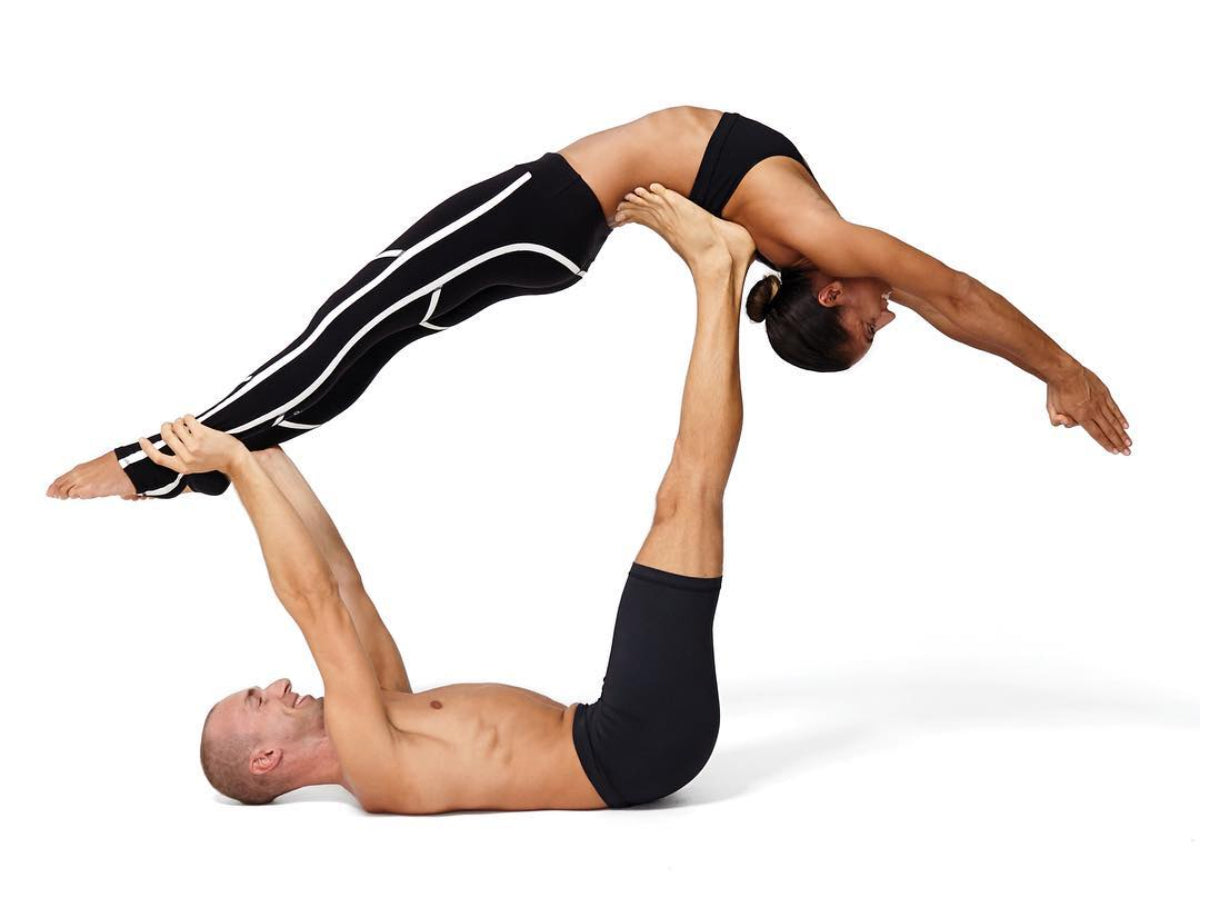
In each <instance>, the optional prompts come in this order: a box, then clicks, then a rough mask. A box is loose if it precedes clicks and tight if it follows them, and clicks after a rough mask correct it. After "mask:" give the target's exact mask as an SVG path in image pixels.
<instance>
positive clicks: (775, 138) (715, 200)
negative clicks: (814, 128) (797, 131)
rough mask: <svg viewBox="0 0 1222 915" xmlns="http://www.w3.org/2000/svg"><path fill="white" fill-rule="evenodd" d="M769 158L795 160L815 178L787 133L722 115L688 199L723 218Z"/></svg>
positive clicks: (747, 119) (750, 121)
mask: <svg viewBox="0 0 1222 915" xmlns="http://www.w3.org/2000/svg"><path fill="white" fill-rule="evenodd" d="M770 156H787V157H788V158H790V159H795V160H797V161H798V162H801V163H802V167H803V168H805V169H806V170H807V171H808V172H810V176H811V177H812V178H813V177H814V176H815V173H814V172H813V171H811V168H810V166H809V165H807V163H806V160H805V159H803V158H802V154H801V153H800V152H798V148H797V147H796V146H794V145H793V143H792V142H790V140H789V138H788V137H786V136H785V135H784V134H782V133H780V132H779V131H776V130H773V129H772V128H771V127H769V126H767V125H766V124H761V123H760V122H759V121H754V120H752V119H751V118H748V117H744V116H743V115H741V114H738V113H736V112H733V111H727V112H725V113H723V114H722V116H721V120H719V121H718V122H717V126H716V127H715V128H714V129H713V135H712V136H711V137H709V145H708V146H706V147H705V149H704V157H703V158H702V159H701V160H700V169H699V170H698V171H697V172H696V180H695V182H694V183H693V184H692V192H691V194H689V195H688V199H690V200H691V201H692V202H693V203H695V204H697V205H699V206H700V207H702V208H704V209H706V210H708V211H709V212H710V213H712V214H713V215H714V216H717V217H718V218H720V217H721V211H722V210H723V209H724V208H725V205H726V203H728V202H729V200H730V197H731V195H733V193H734V191H735V190H736V189H737V188H738V185H739V182H741V181H742V180H743V176H744V175H745V174H747V172H749V171H750V170H751V169H752V168H753V167H754V166H755V165H756V164H757V163H758V162H760V161H762V160H764V159H767V158H768V157H770ZM756 256H757V257H759V259H760V260H761V261H763V262H764V263H765V264H767V265H768V266H769V267H772V269H773V270H777V269H779V268H777V267H776V266H775V265H774V264H772V263H771V262H770V261H769V260H768V259H767V258H765V257H764V256H763V255H762V254H757V255H756Z"/></svg>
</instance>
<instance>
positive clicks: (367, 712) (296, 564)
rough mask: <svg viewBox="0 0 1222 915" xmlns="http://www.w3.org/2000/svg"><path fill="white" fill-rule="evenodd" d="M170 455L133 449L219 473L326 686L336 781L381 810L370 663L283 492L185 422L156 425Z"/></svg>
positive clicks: (215, 438) (390, 779) (217, 439)
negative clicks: (338, 768) (339, 769)
mask: <svg viewBox="0 0 1222 915" xmlns="http://www.w3.org/2000/svg"><path fill="white" fill-rule="evenodd" d="M161 436H162V438H163V439H164V440H165V441H166V442H167V444H168V445H169V446H170V449H171V451H172V452H173V454H170V455H167V454H165V453H164V452H162V451H158V450H157V449H156V448H154V447H153V446H152V444H151V443H150V442H149V441H148V439H141V440H140V447H141V448H142V449H143V450H144V453H145V454H146V455H148V458H149V460H151V461H154V462H155V463H158V464H160V465H161V466H163V467H168V468H170V469H171V470H173V471H174V472H175V473H201V472H206V471H209V470H220V471H222V472H223V473H225V475H226V476H228V477H229V478H230V479H231V480H232V481H233V484H234V488H235V489H236V490H237V492H238V496H239V497H240V498H241V500H242V506H243V507H244V508H245V509H246V513H247V514H248V515H249V516H250V520H251V522H252V523H253V524H254V527H255V532H256V533H257V534H258V537H259V546H260V547H261V548H262V550H263V559H264V562H265V563H266V564H267V572H268V576H269V577H270V578H271V583H272V588H273V590H274V591H275V592H276V597H278V598H279V599H280V603H281V604H283V605H284V608H285V609H286V610H287V611H288V612H289V615H290V616H291V617H292V618H293V621H294V622H295V623H297V625H298V627H299V628H300V629H301V632H302V634H303V635H304V636H305V639H306V643H307V644H308V645H309V647H310V653H311V654H312V655H313V656H314V662H315V663H316V664H317V665H318V671H319V673H320V674H321V675H322V679H323V684H324V686H325V688H326V704H325V705H324V716H325V717H326V725H327V732H328V734H329V735H330V736H331V738H332V740H333V741H334V743H335V748H336V751H337V753H338V754H339V758H340V764H341V765H342V766H343V770H344V778H345V780H346V781H347V783H348V784H349V785H350V786H351V788H352V790H353V792H354V793H355V794H356V796H357V798H358V800H360V802H361V804H362V805H366V806H368V807H371V808H377V807H380V806H382V804H381V798H382V797H383V796H384V795H385V793H386V792H387V791H388V790H389V789H390V786H391V785H392V784H393V783H394V780H395V777H396V775H395V766H394V764H393V761H394V756H395V738H394V732H393V729H392V727H391V724H390V721H389V719H388V718H387V717H386V707H385V706H384V705H383V703H382V691H381V688H380V687H379V686H378V681H377V677H376V676H375V675H374V671H373V665H372V664H371V663H370V661H369V657H368V655H366V654H365V650H364V648H363V647H362V646H361V642H360V639H359V637H358V636H357V632H356V627H355V625H354V624H353V622H352V617H351V615H350V614H349V613H348V609H347V607H345V606H344V603H343V601H342V600H341V599H340V596H339V586H338V584H337V583H336V581H335V576H334V575H333V574H332V573H331V567H330V566H329V565H328V564H327V561H326V559H325V558H324V557H323V555H322V553H321V552H320V551H319V549H318V547H317V545H316V544H315V543H314V538H313V537H312V536H311V535H310V532H309V531H308V530H307V529H306V526H305V524H303V523H302V520H301V518H300V516H299V515H298V514H297V512H296V511H294V510H293V506H292V505H290V504H289V501H288V500H287V499H286V498H285V497H284V494H283V493H282V492H281V491H280V490H279V488H277V486H276V484H275V483H273V482H272V480H271V478H270V477H269V476H268V475H267V474H266V473H265V472H264V470H263V468H262V467H261V466H260V464H259V462H258V461H256V460H255V459H254V457H252V456H251V453H250V452H249V451H247V450H246V447H245V446H244V445H243V444H242V443H241V442H239V441H238V440H237V439H236V438H234V437H233V436H231V435H226V434H225V433H223V432H219V431H217V430H215V429H209V428H208V427H206V426H203V425H201V424H200V423H199V422H197V421H196V420H195V418H194V417H191V416H185V417H182V418H181V419H179V420H178V421H176V422H174V423H173V424H170V423H165V424H163V425H162V427H161Z"/></svg>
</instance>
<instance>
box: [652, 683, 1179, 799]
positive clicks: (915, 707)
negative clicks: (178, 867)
mask: <svg viewBox="0 0 1222 915" xmlns="http://www.w3.org/2000/svg"><path fill="white" fill-rule="evenodd" d="M762 714H769V715H772V716H774V717H781V718H782V719H784V721H785V723H783V724H781V725H779V726H778V732H777V733H776V734H775V735H774V736H769V737H765V738H762V739H751V740H748V741H745V742H743V743H740V744H738V745H735V746H730V747H725V746H719V747H718V749H717V750H716V751H715V752H714V754H713V758H712V759H711V760H710V761H709V764H708V765H707V766H706V767H705V769H704V771H703V772H702V773H701V774H700V776H699V777H698V778H697V779H696V780H695V781H694V782H693V783H692V784H691V785H690V786H689V787H688V788H686V789H684V790H683V791H682V792H680V793H679V794H677V795H674V796H672V797H670V798H666V799H664V800H662V801H659V802H657V803H655V804H651V805H648V806H649V807H650V808H652V809H663V808H668V807H679V806H687V805H695V804H704V803H712V802H716V801H721V800H725V799H727V798H731V797H734V796H736V795H739V794H742V793H744V792H746V791H748V790H750V789H751V788H752V787H753V786H755V785H758V784H762V783H766V782H768V781H772V780H775V779H777V778H779V777H783V776H784V775H786V774H787V773H790V772H792V771H794V770H801V769H808V768H811V767H814V766H820V765H825V764H827V763H829V762H834V761H837V760H841V759H844V758H846V757H848V756H852V755H857V754H860V753H865V752H870V751H871V750H873V749H877V748H878V747H879V746H882V745H886V744H894V743H896V742H901V741H903V740H904V739H906V738H907V737H911V736H913V735H924V734H931V733H944V732H949V731H953V730H958V729H963V728H973V727H993V726H1000V727H1011V728H1013V727H1039V728H1051V727H1075V728H1080V727H1115V726H1121V727H1124V726H1129V727H1133V726H1136V727H1143V728H1195V727H1199V718H1200V710H1199V707H1198V703H1197V702H1196V701H1195V700H1193V699H1190V698H1186V697H1183V696H1174V695H1169V694H1166V693H1160V692H1159V691H1158V690H1156V689H1153V688H1150V687H1143V686H1137V685H1133V684H1118V683H1107V682H1100V681H1087V680H1085V679H1084V678H1077V679H1074V678H1071V677H1067V676H1063V675H1061V676H1058V675H1053V674H1050V673H1049V672H1047V671H1033V672H1031V673H1026V674H1024V673H1015V672H998V671H981V670H971V669H964V668H961V667H957V668H953V669H949V668H947V669H934V670H924V669H922V670H918V669H910V670H903V671H891V672H886V671H880V672H874V673H869V674H854V673H849V674H842V675H835V676H831V675H829V676H822V677H814V678H804V679H802V680H799V681H790V682H781V681H777V682H758V683H754V684H746V685H745V686H743V685H738V686H733V685H731V686H728V687H725V688H723V690H722V736H723V738H724V736H725V734H726V732H727V730H729V729H730V728H733V727H734V725H735V722H737V721H741V722H743V723H744V724H745V723H746V721H748V720H751V719H752V718H753V717H754V718H756V719H758V717H759V716H760V715H762Z"/></svg>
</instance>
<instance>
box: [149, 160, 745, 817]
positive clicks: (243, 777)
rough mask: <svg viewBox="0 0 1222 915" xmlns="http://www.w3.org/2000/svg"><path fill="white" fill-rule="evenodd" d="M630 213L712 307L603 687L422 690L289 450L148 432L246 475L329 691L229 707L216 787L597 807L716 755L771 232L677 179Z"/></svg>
mask: <svg viewBox="0 0 1222 915" xmlns="http://www.w3.org/2000/svg"><path fill="white" fill-rule="evenodd" d="M620 211H621V212H622V213H623V216H624V221H629V222H636V223H638V224H641V225H645V226H648V227H649V228H651V229H653V230H654V231H656V232H657V233H658V234H660V235H661V236H662V237H663V238H664V239H666V241H667V242H668V243H669V244H670V245H671V247H672V248H673V249H674V250H675V251H676V253H678V254H679V255H680V257H682V258H683V260H684V262H685V263H686V264H687V266H688V267H689V269H690V270H691V272H692V276H693V279H694V280H695V285H696V306H697V307H696V333H695V342H694V344H693V348H692V354H691V362H690V365H689V367H688V372H687V378H686V383H685V385H684V391H683V402H682V408H681V413H680V420H679V432H678V436H677V438H676V440H675V446H674V451H673V454H672V458H671V462H670V466H669V467H668V468H667V471H666V475H665V476H664V477H663V479H662V483H661V486H660V487H659V489H658V492H657V503H656V510H655V514H654V520H653V526H652V527H651V529H650V531H649V535H648V536H647V537H646V539H645V543H644V545H643V546H642V547H641V549H640V552H639V553H638V554H637V556H636V561H635V563H634V564H633V565H632V568H631V570H630V572H629V575H628V580H627V583H626V584H625V586H624V591H623V594H622V597H621V599H620V605H619V612H618V616H617V617H616V624H615V634H614V637H613V641H612V645H611V657H610V660H609V662H608V667H607V673H606V677H605V680H604V684H603V694H602V697H601V698H600V699H599V700H598V701H597V702H595V703H593V704H592V705H584V704H581V703H577V704H573V705H569V706H564V705H562V704H560V703H559V702H555V701H553V700H551V699H548V698H547V697H545V696H541V695H539V694H538V693H533V692H530V691H528V690H524V689H519V688H516V687H511V686H501V685H498V684H460V685H455V686H445V687H440V688H438V689H431V690H427V691H425V692H420V693H414V692H412V690H411V686H410V684H409V682H408V677H407V672H406V671H405V670H404V666H403V660H402V658H401V657H400V654H399V651H398V649H397V648H396V646H395V643H394V640H393V639H392V638H391V635H390V633H389V632H388V631H387V629H386V627H385V625H384V624H383V622H382V620H381V618H380V617H379V615H378V612H377V610H376V609H375V607H374V605H373V602H372V601H371V600H370V598H369V596H368V595H367V594H366V593H365V591H364V589H363V587H362V585H361V577H360V574H359V572H358V571H357V568H356V565H355V563H354V562H353V559H352V556H351V555H350V554H349V552H348V549H347V547H346V546H345V545H344V542H343V540H342V539H341V537H340V535H339V532H338V531H337V530H336V528H335V525H334V524H333V522H332V521H331V518H330V517H329V516H328V514H327V512H326V510H325V509H324V508H323V506H322V504H321V503H320V502H319V501H318V499H317V498H316V497H315V495H314V493H313V492H312V491H311V489H310V487H309V486H308V484H307V483H306V481H305V479H304V478H303V477H302V476H301V474H300V473H299V472H298V470H297V468H296V467H295V466H294V465H293V464H292V462H291V461H289V459H288V457H287V456H286V455H285V454H284V452H283V451H281V450H280V449H279V448H278V447H277V448H270V449H266V450H263V451H258V452H251V451H249V450H247V448H246V446H244V445H243V444H242V443H241V442H240V441H239V440H238V439H236V438H234V437H233V436H230V435H227V434H225V433H223V432H219V431H217V430H214V429H210V428H208V427H206V426H204V425H202V424H201V423H199V422H198V421H196V420H195V418H194V417H191V416H184V417H182V418H181V419H179V420H177V421H176V422H174V423H172V424H171V423H167V424H164V425H163V426H162V427H161V434H162V436H163V438H164V440H165V441H166V443H167V444H168V446H169V451H170V452H172V454H171V453H169V452H166V451H162V450H159V449H157V448H155V447H153V446H152V444H151V443H150V442H149V441H148V440H147V439H143V440H141V447H142V448H143V449H144V451H145V453H146V454H147V455H148V457H149V459H150V460H152V461H154V462H157V463H158V464H161V465H162V466H165V467H168V468H170V469H172V470H174V471H175V472H176V473H201V472H207V471H211V470H220V471H223V472H224V473H225V474H226V475H227V476H228V477H229V478H230V479H231V480H232V481H233V484H234V486H235V488H236V489H237V492H238V495H239V497H240V498H241V500H242V504H243V506H244V507H245V508H246V511H247V513H248V514H249V515H250V519H251V521H252V522H253V523H254V526H255V530H256V531H257V533H258V537H259V543H260V545H261V547H262V549H263V556H264V559H265V561H266V563H267V568H268V572H269V574H270V577H271V581H272V587H273V588H274V590H275V592H276V596H277V597H278V598H279V599H280V602H281V603H282V604H283V605H284V607H285V609H286V610H288V612H289V615H290V616H292V618H293V620H294V622H296V623H297V625H298V626H299V627H300V628H301V631H302V633H303V634H304V635H305V638H306V641H307V643H308V644H309V647H310V651H311V653H312V655H313V657H314V660H315V662H316V663H317V665H318V669H319V672H320V673H321V675H322V679H323V683H324V686H325V689H326V699H325V701H324V699H323V698H321V697H320V698H317V699H315V698H312V697H310V696H303V695H298V694H296V693H294V692H293V691H292V684H291V683H290V682H289V681H288V680H285V679H282V680H277V681H275V682H273V683H271V684H269V685H268V686H266V687H262V688H259V687H250V688H249V689H243V690H239V691H238V692H235V693H233V694H232V695H230V696H227V697H226V698H224V699H222V700H221V701H220V702H218V703H217V704H216V705H215V706H214V707H213V708H212V710H211V711H210V712H209V714H208V717H207V719H206V720H205V722H204V729H203V737H202V743H201V760H202V762H203V766H204V771H205V773H206V774H207V777H208V779H209V781H210V782H211V783H212V785H213V786H214V787H215V788H217V790H219V791H221V792H222V793H223V794H226V795H228V796H229V797H232V798H236V799H237V800H240V801H243V802H246V803H253V804H259V803H266V802H268V801H271V800H273V799H274V798H275V797H277V796H278V795H280V794H283V793H284V792H286V791H291V790H293V789H295V788H300V787H303V786H305V785H318V784H339V785H343V786H344V787H345V788H347V789H348V790H349V791H351V792H352V793H353V794H354V795H355V796H356V798H357V800H358V801H359V802H360V804H361V806H362V807H363V808H364V809H366V810H369V811H377V812H387V813H438V812H441V811H447V810H464V809H499V810H526V809H538V808H569V809H574V808H576V809H589V808H600V807H622V806H630V805H633V804H641V803H646V802H649V801H652V800H656V799H658V798H661V797H664V796H666V795H668V794H670V793H672V792H674V791H677V790H678V789H679V788H681V787H683V785H685V784H686V783H687V782H689V781H690V780H691V779H692V778H694V777H695V775H696V774H697V773H698V772H699V771H700V770H701V768H702V767H703V766H704V764H705V762H706V761H707V760H708V758H709V755H710V754H711V753H712V750H713V745H714V743H715V742H716V739H717V731H718V726H719V722H720V713H719V705H718V698H717V680H716V675H715V672H714V664H713V641H712V628H713V613H714V609H715V607H716V604H717V598H718V594H719V591H720V587H721V570H722V497H723V494H724V492H725V486H726V482H727V480H728V479H729V474H730V467H731V465H732V463H733V461H734V454H735V451H736V450H737V447H738V440H739V434H740V432H741V429H742V394H741V390H740V387H739V364H738V324H739V309H740V305H739V303H740V301H741V298H742V285H743V280H744V277H745V275H746V271H747V267H748V265H749V264H750V262H751V258H752V255H753V253H754V245H753V244H752V241H751V237H750V236H749V235H748V234H747V232H746V231H745V230H744V229H742V228H741V227H739V226H737V225H734V224H732V223H729V222H723V221H722V220H719V219H717V218H715V217H713V216H711V215H710V214H709V213H707V212H705V211H704V210H702V209H700V208H699V207H697V206H695V205H694V204H693V203H691V202H690V201H688V200H686V199H685V198H683V197H682V196H680V195H678V194H676V193H674V192H673V191H670V190H668V189H667V188H665V187H663V186H662V185H660V184H653V185H651V186H650V189H649V190H645V189H641V191H640V192H639V193H633V194H629V195H628V197H627V199H626V200H625V202H624V203H623V204H622V205H621V207H620Z"/></svg>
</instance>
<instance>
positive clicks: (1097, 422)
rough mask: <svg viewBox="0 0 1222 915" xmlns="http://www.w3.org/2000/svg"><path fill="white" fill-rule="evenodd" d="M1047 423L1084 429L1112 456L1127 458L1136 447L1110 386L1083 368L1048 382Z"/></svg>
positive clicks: (1076, 367)
mask: <svg viewBox="0 0 1222 915" xmlns="http://www.w3.org/2000/svg"><path fill="white" fill-rule="evenodd" d="M1048 419H1049V420H1050V421H1051V422H1052V424H1053V425H1054V426H1064V427H1066V428H1067V429H1072V428H1073V427H1074V426H1081V427H1082V428H1083V429H1085V430H1086V431H1087V432H1089V433H1090V435H1091V438H1093V439H1094V440H1095V441H1097V442H1098V443H1099V444H1100V445H1102V446H1103V447H1104V448H1106V449H1107V450H1108V451H1110V452H1111V453H1112V454H1128V453H1129V447H1130V446H1131V445H1132V444H1133V441H1132V439H1130V438H1129V436H1128V433H1127V432H1125V431H1124V430H1125V429H1127V428H1129V421H1128V420H1127V419H1125V418H1124V414H1123V413H1121V412H1120V408H1119V407H1117V406H1116V401H1114V400H1112V395H1111V392H1110V391H1108V389H1107V385H1105V384H1104V383H1103V382H1102V381H1100V380H1099V376H1098V375H1096V374H1095V373H1094V372H1092V371H1091V370H1090V369H1088V368H1086V367H1085V366H1082V365H1076V364H1075V366H1074V368H1072V369H1071V370H1070V371H1068V372H1066V373H1065V374H1063V375H1057V376H1055V377H1053V378H1050V379H1049V380H1048Z"/></svg>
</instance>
